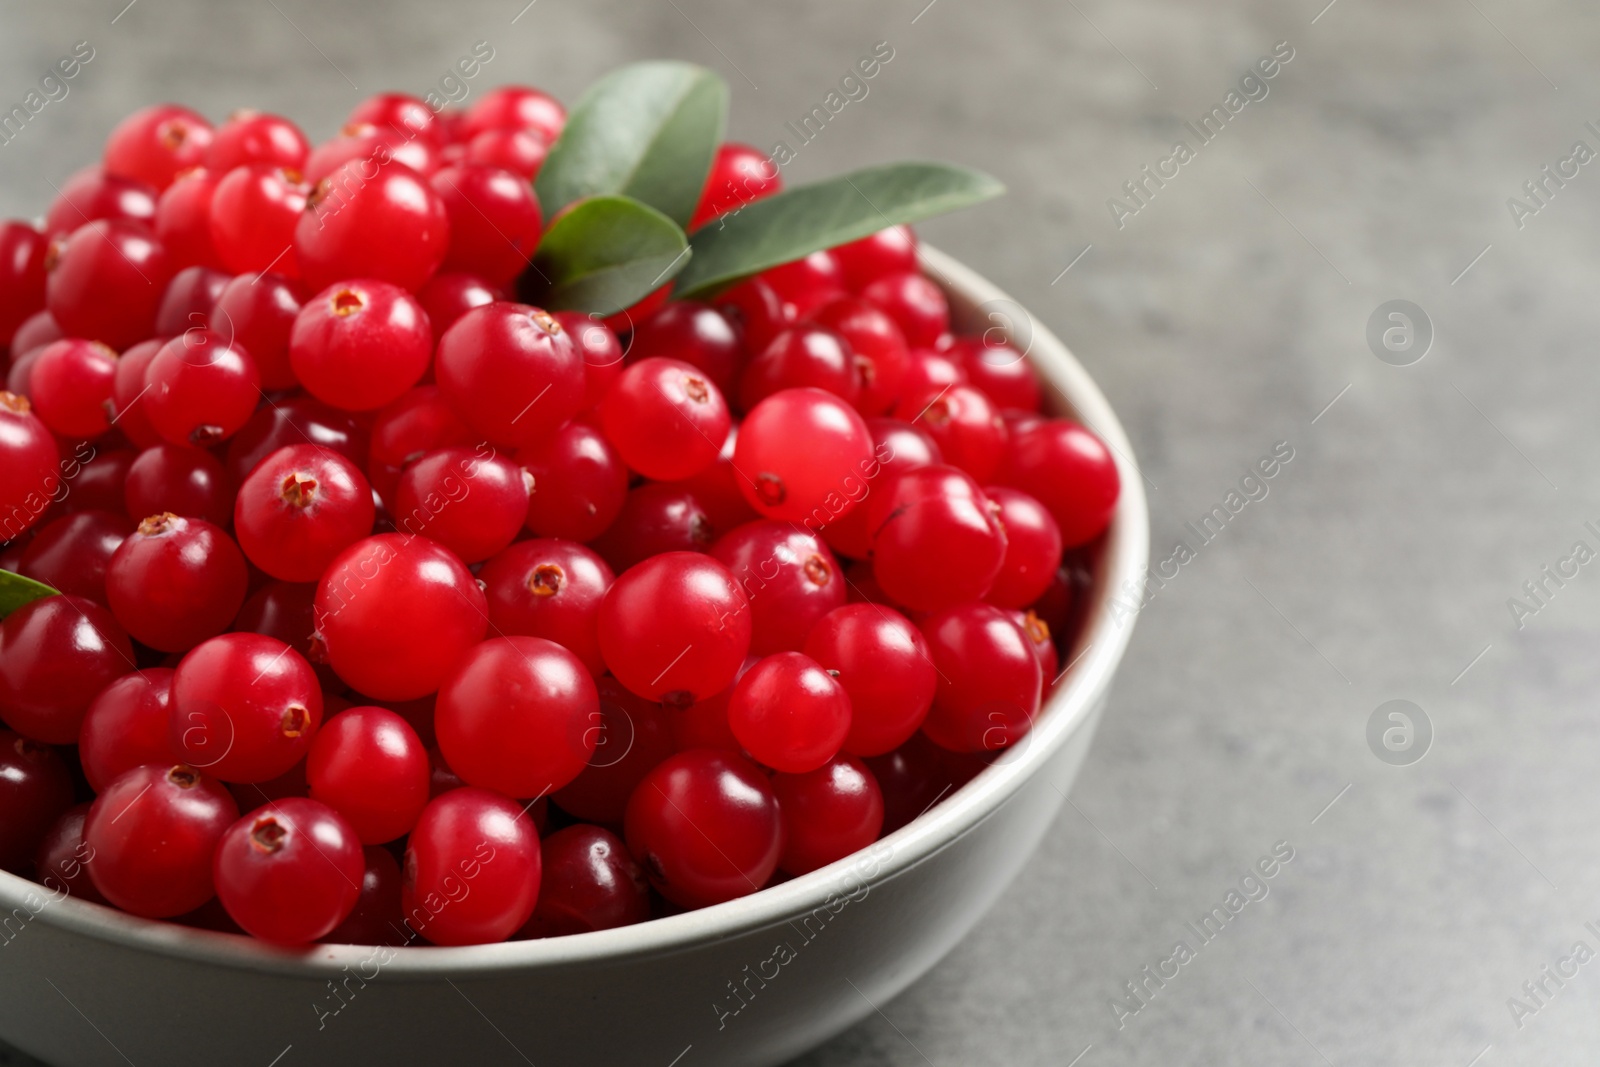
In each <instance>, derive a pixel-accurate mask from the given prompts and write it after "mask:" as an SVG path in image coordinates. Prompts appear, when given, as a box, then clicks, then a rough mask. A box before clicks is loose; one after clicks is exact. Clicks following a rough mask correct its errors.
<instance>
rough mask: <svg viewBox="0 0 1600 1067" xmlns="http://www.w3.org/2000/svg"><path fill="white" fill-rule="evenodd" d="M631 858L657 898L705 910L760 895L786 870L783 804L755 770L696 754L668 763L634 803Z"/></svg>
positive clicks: (726, 756) (717, 755)
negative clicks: (781, 858)
mask: <svg viewBox="0 0 1600 1067" xmlns="http://www.w3.org/2000/svg"><path fill="white" fill-rule="evenodd" d="M624 826H625V836H626V837H627V841H628V850H629V851H630V852H632V853H633V857H634V859H636V860H638V861H639V864H640V866H642V867H643V868H644V869H645V873H646V874H647V875H648V876H649V878H650V884H651V885H653V886H655V888H656V891H657V892H659V893H660V894H661V895H662V896H664V897H666V898H667V899H668V900H670V901H672V902H673V903H674V904H678V905H680V906H682V907H686V908H701V907H706V906H707V905H711V904H720V903H721V902H723V901H724V900H732V899H734V898H735V897H742V896H745V895H747V894H750V893H754V892H755V891H756V890H758V889H760V888H761V887H762V886H763V885H765V884H766V882H767V880H768V879H769V878H771V877H772V873H773V871H775V870H776V869H777V867H778V854H779V850H780V848H781V846H782V839H783V823H782V817H781V815H780V814H779V811H778V799H777V797H776V796H775V795H774V794H773V792H772V786H771V785H770V784H768V782H767V778H766V776H765V775H764V774H762V773H761V772H760V771H759V770H758V769H757V768H756V767H755V765H754V764H752V763H751V762H750V761H749V760H747V759H744V758H743V757H741V756H738V755H736V754H734V753H731V752H717V751H713V750H711V749H695V750H692V751H689V752H680V753H678V754H677V755H676V756H672V757H670V758H668V759H666V760H664V761H662V762H661V763H660V764H659V765H658V766H657V767H656V768H655V769H654V770H652V771H651V772H650V773H649V774H648V775H646V776H645V779H644V781H642V782H640V783H639V787H638V788H637V789H635V790H634V791H633V797H632V798H631V799H630V800H629V801H628V812H627V815H626V817H625V819H624Z"/></svg>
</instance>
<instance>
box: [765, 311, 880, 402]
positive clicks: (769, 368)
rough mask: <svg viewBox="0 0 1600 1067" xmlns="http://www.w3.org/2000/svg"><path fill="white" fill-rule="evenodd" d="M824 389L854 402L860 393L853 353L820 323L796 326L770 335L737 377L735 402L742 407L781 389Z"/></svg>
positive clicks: (846, 344)
mask: <svg viewBox="0 0 1600 1067" xmlns="http://www.w3.org/2000/svg"><path fill="white" fill-rule="evenodd" d="M806 386H810V387H812V388H816V389H824V390H827V391H828V392H830V393H832V394H833V395H834V396H837V397H840V398H842V399H843V400H844V401H845V402H846V403H848V404H851V405H854V404H855V403H856V400H857V398H858V397H859V396H860V395H861V382H860V376H859V374H858V372H857V369H856V361H855V353H854V352H852V351H851V349H850V346H849V344H848V343H847V342H846V341H845V339H844V338H843V337H841V336H839V334H837V333H835V332H834V331H832V330H830V329H827V328H826V327H822V326H796V327H793V328H791V329H788V330H785V331H783V332H782V333H780V334H778V336H777V337H775V338H773V340H772V343H771V344H769V345H768V346H767V347H766V349H765V350H763V351H762V353H761V354H760V355H758V356H756V358H755V359H752V360H751V361H750V363H749V365H748V366H747V367H745V369H744V373H743V374H742V375H741V376H740V378H739V406H740V407H742V408H744V409H745V410H746V411H748V410H750V409H751V408H753V407H755V406H756V405H757V404H759V403H761V401H763V400H765V399H766V398H767V397H769V396H771V395H772V394H773V393H776V392H778V391H780V390H783V389H799V388H803V387H806Z"/></svg>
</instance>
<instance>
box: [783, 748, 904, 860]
mask: <svg viewBox="0 0 1600 1067" xmlns="http://www.w3.org/2000/svg"><path fill="white" fill-rule="evenodd" d="M772 791H773V792H774V793H776V794H777V796H778V809H779V810H780V811H782V812H783V854H782V855H781V856H780V857H779V858H778V866H779V867H781V868H782V869H783V870H785V871H787V872H788V873H789V874H796V875H798V874H805V873H807V872H808V871H814V870H816V869H817V868H818V867H826V866H827V865H828V864H830V863H832V862H833V861H834V860H839V859H843V858H844V857H846V856H848V855H850V853H852V852H857V851H859V850H861V849H863V848H866V847H867V846H868V845H870V844H872V842H874V841H876V840H877V839H878V833H879V832H880V831H881V830H882V829H883V792H882V790H880V789H879V788H878V783H877V781H876V780H874V779H873V777H872V772H871V771H869V770H868V769H867V766H866V764H864V763H862V762H861V761H860V760H859V759H857V758H856V757H854V756H849V755H844V754H841V755H839V756H837V757H835V758H834V759H832V760H829V761H828V762H827V763H826V764H824V765H823V766H821V767H818V768H817V769H816V770H812V771H807V772H805V773H804V774H778V775H774V776H773V779H772Z"/></svg>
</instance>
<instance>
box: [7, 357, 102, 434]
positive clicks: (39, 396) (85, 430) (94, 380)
mask: <svg viewBox="0 0 1600 1067" xmlns="http://www.w3.org/2000/svg"><path fill="white" fill-rule="evenodd" d="M116 370H117V354H116V353H115V352H113V351H111V349H109V348H107V347H106V346H105V345H103V344H100V343H99V342H98V341H77V340H66V341H55V342H53V343H51V344H48V345H46V346H45V347H44V349H43V350H42V351H40V353H39V355H38V358H37V359H36V360H35V361H34V364H33V371H32V376H31V377H30V378H29V381H28V387H29V389H30V392H29V395H28V399H30V400H32V401H33V410H34V411H35V412H37V413H38V415H39V418H40V419H42V420H44V424H45V425H46V426H48V427H50V429H51V430H53V431H55V432H56V433H58V434H60V435H61V436H62V437H66V438H92V437H98V436H100V435H101V434H103V433H105V432H106V431H107V430H109V429H110V428H111V424H110V422H109V421H108V416H107V415H106V404H107V402H108V401H109V400H110V399H111V383H112V378H113V377H114V376H115V374H116Z"/></svg>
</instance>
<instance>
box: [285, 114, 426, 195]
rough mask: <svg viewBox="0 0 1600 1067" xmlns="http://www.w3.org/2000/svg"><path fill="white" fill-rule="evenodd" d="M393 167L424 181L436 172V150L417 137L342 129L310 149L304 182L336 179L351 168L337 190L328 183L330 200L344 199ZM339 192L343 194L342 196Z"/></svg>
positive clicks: (370, 128)
mask: <svg viewBox="0 0 1600 1067" xmlns="http://www.w3.org/2000/svg"><path fill="white" fill-rule="evenodd" d="M393 163H399V164H402V165H404V166H406V167H410V168H411V169H412V170H414V171H415V172H416V173H417V174H418V175H419V176H421V177H423V178H426V177H427V176H428V175H429V174H432V173H433V172H434V171H436V170H438V169H439V146H438V145H436V144H434V143H433V142H432V141H429V140H426V139H424V138H421V137H409V136H408V135H407V134H404V133H398V132H396V131H395V130H392V129H385V128H382V127H378V126H373V125H371V124H365V125H356V126H345V127H344V129H343V130H342V131H340V135H339V136H338V137H335V138H333V139H332V140H329V141H324V142H323V143H322V144H319V145H317V147H316V148H314V149H312V151H311V156H310V158H309V159H307V160H306V168H305V174H306V180H307V181H309V182H311V183H312V185H314V186H316V185H320V184H321V183H322V182H323V181H325V180H329V179H332V178H334V177H335V176H336V175H338V172H339V170H340V168H342V167H344V166H345V165H346V164H353V165H355V167H356V169H355V170H354V171H352V172H351V175H353V176H346V177H344V178H343V180H342V184H341V185H339V186H338V187H337V188H336V187H334V186H333V185H332V184H331V183H330V186H329V190H330V193H329V195H330V196H345V197H348V195H349V194H350V193H351V192H353V191H354V190H356V189H359V188H360V187H361V183H362V182H363V181H367V180H370V179H371V178H372V177H375V176H376V175H378V174H379V173H381V171H382V168H385V167H388V166H390V165H391V164H393ZM340 190H343V191H342V192H341V191H340Z"/></svg>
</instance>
